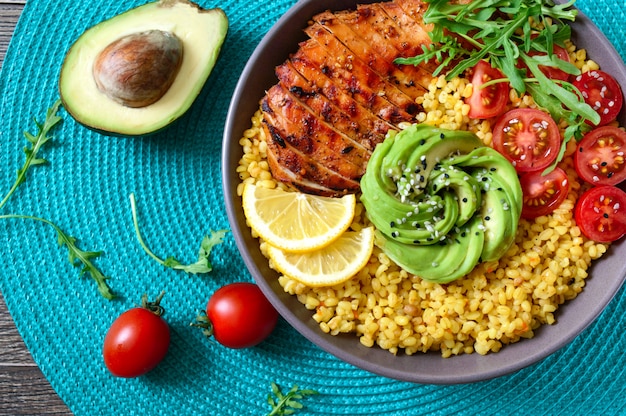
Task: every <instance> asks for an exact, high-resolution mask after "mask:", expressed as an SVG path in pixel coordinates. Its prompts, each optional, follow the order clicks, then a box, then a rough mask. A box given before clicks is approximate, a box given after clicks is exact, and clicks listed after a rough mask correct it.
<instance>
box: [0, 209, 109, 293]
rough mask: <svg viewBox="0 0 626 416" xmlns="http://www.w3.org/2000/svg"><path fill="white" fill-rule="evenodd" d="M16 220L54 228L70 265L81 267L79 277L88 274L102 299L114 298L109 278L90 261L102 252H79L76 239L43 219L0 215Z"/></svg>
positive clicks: (28, 216)
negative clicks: (36, 222)
mask: <svg viewBox="0 0 626 416" xmlns="http://www.w3.org/2000/svg"><path fill="white" fill-rule="evenodd" d="M16 218H19V219H26V220H34V221H39V222H43V223H45V224H48V225H49V226H51V227H52V228H54V230H55V231H56V233H57V240H58V242H59V246H66V247H67V249H68V251H69V256H68V259H69V262H70V264H71V265H72V266H74V267H81V270H80V276H83V275H84V274H86V273H88V274H89V275H90V276H91V277H92V279H93V280H95V282H96V284H97V285H98V292H100V294H101V295H102V296H103V297H104V298H106V299H109V300H111V299H113V298H115V294H114V293H113V292H112V291H111V288H109V286H108V285H107V282H106V281H107V280H108V279H109V278H108V277H106V276H105V275H103V274H102V272H100V270H99V269H98V268H97V267H96V266H95V265H94V264H93V262H92V259H95V258H97V257H100V255H101V254H102V252H100V251H84V250H81V249H80V248H78V247H77V246H76V238H74V237H72V236H70V235H68V234H66V233H65V232H64V231H63V230H62V229H61V228H60V227H59V226H58V225H56V224H55V223H53V222H52V221H50V220H47V219H45V218H39V217H34V216H32V215H19V214H7V215H0V219H16Z"/></svg>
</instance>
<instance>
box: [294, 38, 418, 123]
mask: <svg viewBox="0 0 626 416" xmlns="http://www.w3.org/2000/svg"><path fill="white" fill-rule="evenodd" d="M291 60H292V62H294V63H295V62H296V61H301V62H306V63H307V64H308V65H312V66H313V67H315V68H317V70H318V71H320V72H321V73H322V74H324V75H325V76H326V77H328V78H329V79H330V80H331V81H332V82H333V83H334V84H335V85H336V86H337V87H339V88H341V89H342V90H344V91H346V92H347V93H348V94H350V95H351V96H352V97H353V98H354V99H355V100H356V101H357V102H359V103H360V104H361V105H363V106H365V107H366V108H370V109H371V110H372V111H374V112H375V114H377V115H379V116H380V117H381V118H383V119H385V120H387V121H389V122H391V123H393V124H397V123H399V122H401V121H407V120H411V119H412V118H413V115H411V114H410V113H408V112H407V111H406V109H405V108H404V107H405V106H407V103H406V102H404V103H401V104H402V107H400V106H399V105H398V104H399V103H393V102H392V101H391V97H386V96H385V95H384V92H381V91H379V90H378V88H381V87H382V85H381V83H380V78H379V77H377V76H376V75H375V74H374V73H373V72H371V71H367V70H364V69H363V68H361V67H359V66H358V65H354V66H353V67H352V68H350V66H344V65H342V64H341V63H339V62H335V61H334V60H333V59H332V57H331V56H329V55H328V54H327V53H326V52H325V50H324V48H323V47H322V46H321V45H320V44H319V43H317V42H313V41H307V42H304V43H302V44H301V45H300V49H298V52H296V54H295V55H294V56H293V57H292V58H291Z"/></svg>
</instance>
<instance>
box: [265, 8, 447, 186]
mask: <svg viewBox="0 0 626 416" xmlns="http://www.w3.org/2000/svg"><path fill="white" fill-rule="evenodd" d="M426 7H427V6H426V5H425V4H424V3H422V1H421V0H396V1H394V2H390V3H375V4H369V5H360V6H357V8H356V10H351V11H340V12H334V13H333V12H323V13H320V14H318V15H316V16H314V17H313V19H312V22H311V24H310V25H309V27H308V28H306V29H305V33H306V34H307V35H308V36H309V39H308V40H306V41H304V42H301V43H300V44H299V48H298V50H297V51H296V52H295V53H293V54H292V55H291V56H290V57H289V59H287V60H286V61H285V62H284V63H283V64H281V65H279V66H278V67H277V68H276V75H277V77H278V79H279V83H278V84H276V85H275V86H273V87H272V88H270V89H269V90H268V91H267V93H266V95H265V97H264V98H263V100H262V101H261V109H262V111H263V113H264V118H263V129H264V132H265V134H266V136H267V138H268V140H267V143H268V163H269V166H270V169H271V171H272V174H273V176H274V178H275V179H277V180H279V181H283V182H285V183H287V184H289V185H290V186H292V187H293V188H295V189H298V190H300V191H303V192H308V193H313V194H319V195H329V196H339V195H342V194H345V193H346V192H358V191H359V189H360V188H359V183H358V181H359V179H360V178H361V176H362V175H363V174H364V173H365V169H366V166H367V161H368V160H369V157H370V156H371V151H372V150H373V149H374V148H375V146H376V145H377V144H378V143H380V142H382V141H383V140H384V138H385V136H386V134H387V132H388V131H389V130H398V129H399V125H400V124H401V123H403V122H414V120H415V119H414V117H415V115H416V114H417V113H418V112H419V111H421V110H422V109H421V107H420V106H418V105H417V104H416V102H415V99H416V98H417V97H419V96H421V95H423V94H424V92H425V90H426V88H427V87H428V85H429V83H430V81H431V80H432V70H433V69H434V67H435V66H436V65H435V64H434V63H433V64H431V65H422V66H420V67H415V66H412V65H396V64H395V63H394V60H395V59H396V58H398V57H406V56H414V55H417V54H418V53H421V50H422V45H425V44H426V45H428V44H430V38H429V36H428V33H427V28H425V27H424V24H423V19H422V14H423V12H424V11H425V9H426Z"/></svg>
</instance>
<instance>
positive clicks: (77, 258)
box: [0, 99, 115, 299]
mask: <svg viewBox="0 0 626 416" xmlns="http://www.w3.org/2000/svg"><path fill="white" fill-rule="evenodd" d="M60 107H61V100H60V99H58V100H56V101H55V102H54V104H53V105H52V107H50V108H49V109H48V111H47V112H46V119H45V121H44V122H43V123H39V122H38V121H37V120H36V119H34V122H35V125H36V126H37V134H35V135H33V134H31V133H29V132H24V137H26V140H28V142H29V143H30V145H31V147H25V148H24V153H25V154H26V160H25V161H24V164H23V165H22V167H21V168H20V169H18V170H17V179H16V180H15V182H14V183H13V186H12V187H11V189H9V192H8V193H7V194H6V195H5V197H4V198H3V199H2V201H0V209H1V208H2V207H4V205H5V204H6V203H7V201H8V200H9V198H11V196H12V195H13V194H14V193H15V190H16V189H17V188H18V186H20V185H21V184H22V183H23V182H24V181H25V180H26V173H27V171H28V170H29V169H30V168H31V167H33V166H37V165H42V164H44V163H47V162H48V161H47V160H46V159H44V158H43V157H41V156H39V155H38V153H39V151H40V150H41V147H42V146H43V145H44V144H45V143H47V142H48V141H50V140H51V136H50V132H51V131H52V129H53V128H54V127H55V126H56V125H57V124H58V123H59V122H60V121H61V117H60V116H58V115H57V113H58V111H59V108H60ZM0 219H27V220H34V221H39V222H43V223H45V224H48V225H50V226H51V227H52V228H54V230H55V231H56V233H57V240H58V242H59V245H60V246H66V247H67V249H68V251H69V262H70V264H72V266H74V267H81V270H80V276H83V275H84V274H86V273H88V274H89V275H91V277H92V278H93V279H94V280H95V281H96V284H97V285H98V292H100V294H101V295H102V296H103V297H104V298H106V299H113V298H114V297H115V294H114V293H113V292H112V291H111V288H109V286H108V285H107V282H106V281H107V280H108V279H109V278H108V277H106V276H105V275H104V274H102V272H100V270H99V269H98V268H97V267H96V266H95V265H94V264H93V262H92V259H94V258H96V257H99V256H100V255H101V254H102V253H101V252H99V251H84V250H81V249H80V248H78V247H77V246H76V238H74V237H72V236H70V235H68V234H66V233H65V232H64V231H63V230H62V229H61V228H60V227H59V226H58V225H56V224H55V223H53V222H52V221H50V220H47V219H44V218H39V217H35V216H32V215H20V214H5V215H0Z"/></svg>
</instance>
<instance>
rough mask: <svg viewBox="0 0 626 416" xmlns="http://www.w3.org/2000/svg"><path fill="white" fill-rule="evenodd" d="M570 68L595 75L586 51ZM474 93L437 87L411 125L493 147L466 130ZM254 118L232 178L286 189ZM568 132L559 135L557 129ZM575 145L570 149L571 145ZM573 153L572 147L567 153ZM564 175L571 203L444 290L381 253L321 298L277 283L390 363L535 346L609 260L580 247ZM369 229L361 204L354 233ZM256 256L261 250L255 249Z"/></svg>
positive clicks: (461, 85) (480, 132)
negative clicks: (593, 269) (384, 353)
mask: <svg viewBox="0 0 626 416" xmlns="http://www.w3.org/2000/svg"><path fill="white" fill-rule="evenodd" d="M569 51H570V55H571V57H572V61H573V62H574V63H575V64H576V65H577V66H578V67H579V68H582V69H583V71H586V70H589V69H597V65H596V64H595V63H594V62H593V61H588V60H586V54H585V51H584V50H583V51H580V50H578V51H577V50H575V49H574V47H573V46H571V45H570V47H569ZM471 92H472V85H471V84H469V83H468V81H466V80H465V79H462V78H456V79H454V80H452V81H446V80H445V78H444V77H443V76H442V77H439V78H435V79H433V81H432V83H431V85H430V88H429V91H428V92H427V93H426V94H425V95H424V96H423V97H421V98H420V99H419V100H418V103H419V104H421V105H422V106H423V107H424V110H425V112H424V113H421V114H419V115H418V117H417V120H416V122H419V123H427V124H431V125H436V126H439V127H442V128H446V129H466V130H470V131H473V132H475V133H476V135H477V136H478V137H479V138H480V139H481V140H482V141H483V142H484V143H485V144H486V145H490V144H491V124H490V121H489V120H470V119H469V118H468V116H467V114H468V111H469V106H468V105H467V104H465V103H464V101H463V100H464V98H466V97H468V96H469V95H470V94H471ZM511 102H512V105H513V106H515V107H529V106H533V105H534V104H533V102H532V99H531V98H530V97H527V96H524V97H522V98H520V97H518V96H517V95H516V94H515V93H514V92H512V93H511ZM261 117H262V114H261V112H260V111H259V112H257V113H256V114H255V115H254V117H253V119H252V127H251V128H250V129H248V130H247V131H246V132H245V134H244V137H243V138H242V139H241V141H240V144H241V146H242V147H243V150H244V156H243V157H242V159H241V160H240V164H239V166H238V168H237V172H238V173H239V175H240V178H241V184H240V186H239V187H238V194H239V195H241V193H242V189H243V183H245V182H252V183H256V184H257V185H258V186H266V187H272V188H273V187H276V186H279V187H283V188H286V187H285V185H283V184H277V183H276V181H274V180H273V179H272V176H271V174H270V172H269V166H268V163H267V161H266V143H265V137H264V134H263V130H262V129H261V128H260V122H261ZM561 127H562V128H564V126H561ZM572 144H573V143H572ZM572 150H573V146H570V149H569V153H570V155H571V151H572ZM561 167H562V168H563V169H564V170H565V171H566V172H567V174H568V176H569V181H570V191H569V195H568V198H567V199H566V200H565V202H563V204H562V205H561V206H560V207H559V208H558V209H557V210H555V211H554V213H553V214H551V215H549V216H543V217H539V218H537V219H536V220H534V221H528V220H524V219H522V220H521V221H520V225H519V229H518V232H517V236H516V240H515V242H514V244H513V245H512V246H511V247H510V249H509V250H508V252H507V253H506V255H505V256H504V257H503V258H501V259H500V260H499V261H496V262H491V263H482V264H480V265H479V266H477V267H476V268H475V269H474V270H473V271H472V272H471V273H470V274H469V275H468V276H467V277H465V278H462V279H459V280H457V281H454V282H452V283H449V284H445V285H442V284H436V283H430V282H427V281H424V280H422V279H420V278H419V277H416V276H413V275H410V274H408V273H407V272H406V271H404V270H402V269H401V268H399V267H398V266H397V265H395V264H394V263H393V262H392V261H391V260H390V259H389V258H388V257H387V256H386V255H385V254H384V253H383V252H382V251H381V250H380V249H378V248H377V247H375V248H374V253H373V254H372V257H371V259H370V261H369V264H368V265H367V266H366V267H365V268H364V269H363V270H361V272H360V273H359V274H358V275H357V276H355V277H354V278H353V279H351V280H348V281H347V282H345V283H343V284H340V285H336V286H332V287H326V288H310V287H307V286H305V285H303V284H301V283H298V282H297V281H295V280H293V279H290V278H288V277H285V276H280V278H279V282H280V284H281V285H282V287H283V288H284V290H285V291H286V292H288V293H290V294H292V295H295V296H297V298H298V300H299V301H300V302H301V303H302V304H303V305H304V307H306V308H307V309H309V310H311V311H314V312H313V319H315V320H316V321H317V322H318V323H319V326H320V328H321V329H322V331H324V332H326V333H329V334H331V335H337V334H339V333H355V334H356V336H358V337H359V339H360V342H361V343H362V344H363V345H365V346H367V347H372V346H374V345H378V346H379V347H380V348H383V349H385V350H388V351H390V352H391V353H393V354H396V353H398V352H401V351H404V353H406V354H409V355H410V354H414V353H416V352H426V351H433V350H437V351H440V352H441V355H442V356H443V357H449V356H451V355H457V354H462V353H472V352H474V351H475V352H477V353H479V354H487V353H488V352H497V351H499V350H500V348H502V346H503V345H505V344H510V343H513V342H516V341H518V340H520V339H521V338H531V337H532V336H533V333H534V331H535V330H536V329H537V328H538V327H539V326H541V325H543V324H553V323H555V322H556V317H555V312H556V310H557V308H558V307H559V305H561V304H562V303H564V302H565V301H567V300H570V299H573V298H574V297H576V296H577V295H578V294H579V293H580V292H581V291H582V290H583V287H584V285H585V279H586V278H587V276H588V274H587V270H588V268H589V266H590V264H591V262H592V261H593V260H595V259H598V258H600V257H601V256H602V255H603V254H604V253H605V252H606V250H607V247H608V246H607V245H606V244H599V243H596V242H593V241H589V240H588V239H586V238H585V237H584V236H583V235H582V233H581V231H580V229H579V228H578V227H577V226H576V224H575V221H574V218H573V209H574V205H575V202H576V199H577V197H578V195H579V193H580V191H581V187H583V186H584V185H583V184H582V183H581V182H580V180H579V179H578V178H577V175H576V172H575V170H574V168H573V166H572V162H571V157H566V158H565V160H564V161H563V162H562V163H561ZM366 225H368V223H367V220H366V217H365V213H364V210H363V206H362V205H360V204H357V209H356V215H355V219H354V222H353V225H352V228H353V229H355V230H358V229H360V228H362V227H364V226H366ZM261 248H262V251H263V252H265V250H264V243H263V242H261Z"/></svg>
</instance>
